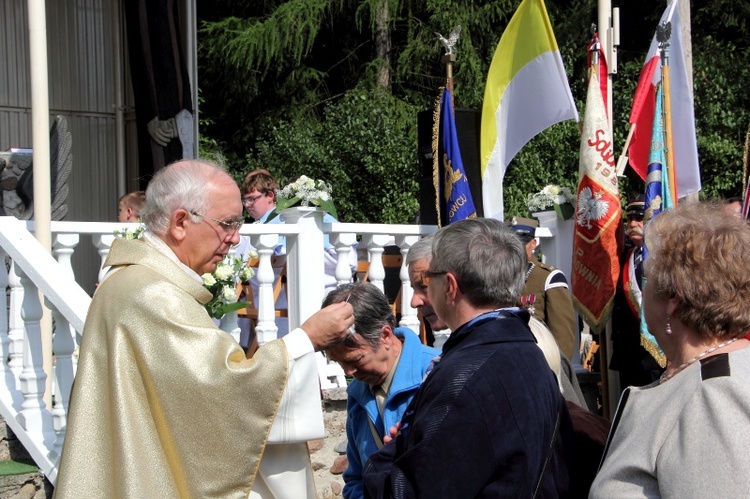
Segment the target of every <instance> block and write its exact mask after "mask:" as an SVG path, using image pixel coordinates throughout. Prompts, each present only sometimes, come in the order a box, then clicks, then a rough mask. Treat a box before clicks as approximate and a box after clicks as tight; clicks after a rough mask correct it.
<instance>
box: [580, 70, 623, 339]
mask: <svg viewBox="0 0 750 499" xmlns="http://www.w3.org/2000/svg"><path fill="white" fill-rule="evenodd" d="M589 74H590V76H589V87H588V93H587V95H586V115H585V117H584V119H583V133H582V136H581V149H580V159H579V166H578V175H579V181H578V195H577V199H576V212H575V215H574V219H575V235H574V237H573V270H572V275H571V286H572V289H573V301H574V303H575V306H576V310H577V311H578V313H579V314H580V315H581V316H582V317H583V319H584V320H585V321H586V322H587V323H588V325H589V326H590V327H591V329H592V330H593V331H594V332H599V331H601V330H602V329H603V328H604V325H605V324H606V322H607V319H608V318H609V315H610V313H611V311H612V302H613V300H614V297H615V289H616V286H617V278H618V277H619V275H620V261H619V257H618V251H617V239H616V233H617V226H618V224H619V223H620V220H621V217H622V213H621V212H622V210H621V208H620V191H619V188H618V186H617V172H616V169H615V153H614V150H613V149H612V138H611V137H610V134H609V126H608V124H607V113H606V111H605V109H604V100H603V99H602V92H601V88H600V86H599V75H598V72H597V71H590V72H589Z"/></svg>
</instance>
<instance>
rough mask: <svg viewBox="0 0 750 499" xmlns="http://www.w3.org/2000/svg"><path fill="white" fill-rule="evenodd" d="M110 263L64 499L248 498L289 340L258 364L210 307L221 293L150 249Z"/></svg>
mask: <svg viewBox="0 0 750 499" xmlns="http://www.w3.org/2000/svg"><path fill="white" fill-rule="evenodd" d="M106 265H109V266H112V267H118V266H119V267H120V268H119V269H115V271H114V273H113V274H111V275H110V276H109V277H108V278H107V279H105V280H104V282H102V283H101V285H100V286H99V288H98V289H97V291H96V293H95V295H94V299H93V300H92V302H91V307H90V309H89V313H88V316H87V318H86V324H85V327H84V333H83V343H82V345H81V351H80V358H79V362H78V373H77V376H76V378H75V383H74V386H73V391H72V394H71V399H70V411H69V417H68V426H67V434H66V438H65V444H64V447H63V453H62V458H61V463H60V469H59V474H58V478H57V484H56V490H55V494H56V496H57V497H66V498H68V497H69V498H76V499H78V498H85V497H92V498H117V497H133V498H135V497H137V498H145V497H159V498H163V497H195V498H211V497H237V498H240V497H242V498H245V497H248V496H249V494H250V491H251V488H253V482H254V481H255V480H256V476H258V468H259V465H260V459H261V456H262V455H263V453H264V451H265V450H266V449H265V447H266V443H267V440H268V435H269V432H270V430H271V426H272V422H273V421H274V418H275V416H276V411H277V409H278V407H279V404H280V402H281V400H282V393H283V391H284V387H285V385H286V382H287V376H288V369H289V368H288V358H287V348H286V346H285V343H284V342H283V341H281V340H277V341H273V342H271V343H268V344H266V345H264V346H263V347H262V348H260V349H259V350H258V351H257V352H256V354H255V356H254V357H253V358H252V359H246V358H245V354H244V352H243V351H242V349H241V348H240V346H239V345H238V344H237V342H235V341H234V339H233V338H232V337H231V336H230V335H229V334H227V333H225V332H223V331H221V330H219V329H218V328H217V327H216V326H215V325H214V323H213V321H212V320H211V319H210V318H209V316H208V314H207V313H206V311H205V309H204V308H203V305H204V304H205V303H206V302H208V300H209V299H210V298H211V295H210V293H209V292H208V291H207V290H206V289H204V288H203V286H202V285H201V284H200V283H199V282H197V280H196V279H194V278H193V276H191V275H189V274H188V273H187V272H186V271H185V270H184V269H183V268H181V267H180V266H179V265H178V264H177V263H175V262H174V261H172V260H171V259H170V258H169V257H168V256H166V255H165V254H164V253H163V252H162V251H160V250H157V249H156V248H155V247H154V246H152V244H150V243H149V242H147V241H144V240H135V241H126V240H116V241H115V243H114V244H113V246H112V250H111V252H110V255H109V258H108V259H107V262H106ZM318 400H319V399H318ZM300 445H303V444H300ZM271 447H276V446H273V445H269V448H271ZM279 447H280V448H283V446H279Z"/></svg>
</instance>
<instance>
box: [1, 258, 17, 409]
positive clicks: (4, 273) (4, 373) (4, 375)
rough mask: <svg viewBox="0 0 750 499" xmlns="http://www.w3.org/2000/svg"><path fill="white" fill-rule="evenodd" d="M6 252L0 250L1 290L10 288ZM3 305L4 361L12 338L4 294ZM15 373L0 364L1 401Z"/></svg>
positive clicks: (2, 337)
mask: <svg viewBox="0 0 750 499" xmlns="http://www.w3.org/2000/svg"><path fill="white" fill-rule="evenodd" d="M5 256H6V254H5V251H3V249H2V248H0V288H2V289H3V291H4V290H6V289H7V288H8V284H9V283H8V269H7V268H6V267H5ZM2 296H3V303H2V304H0V355H1V356H2V359H7V358H9V357H10V338H8V308H9V305H10V304H9V303H8V298H7V296H8V295H7V294H6V293H3V294H2ZM13 378H14V376H13V373H12V371H11V370H10V368H9V366H8V365H7V364H6V363H5V362H4V361H3V362H0V379H2V380H3V381H4V386H2V387H0V399H1V398H3V397H4V396H6V395H7V394H8V393H9V392H8V389H7V388H8V387H7V385H8V382H15V380H14V379H13Z"/></svg>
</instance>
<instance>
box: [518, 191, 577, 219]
mask: <svg viewBox="0 0 750 499" xmlns="http://www.w3.org/2000/svg"><path fill="white" fill-rule="evenodd" d="M575 199H576V197H575V194H573V193H572V192H571V191H570V189H568V188H567V187H560V186H559V185H547V186H545V187H544V189H542V190H541V191H539V192H535V193H533V194H529V195H528V196H527V197H526V205H527V207H528V209H529V213H536V212H539V211H548V210H555V212H557V216H558V217H560V218H561V219H562V220H569V219H570V217H572V216H573V212H574V211H575V206H574V205H575Z"/></svg>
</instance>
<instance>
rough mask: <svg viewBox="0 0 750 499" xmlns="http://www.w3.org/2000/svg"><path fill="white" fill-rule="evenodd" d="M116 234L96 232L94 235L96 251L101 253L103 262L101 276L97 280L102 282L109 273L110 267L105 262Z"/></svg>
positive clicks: (100, 268) (100, 267) (100, 269)
mask: <svg viewBox="0 0 750 499" xmlns="http://www.w3.org/2000/svg"><path fill="white" fill-rule="evenodd" d="M116 237H117V236H115V235H114V234H95V235H94V236H93V238H92V239H93V242H94V246H96V252H97V253H99V258H101V260H102V261H101V264H100V265H99V276H98V277H97V282H102V281H103V280H104V276H105V275H106V274H107V271H108V270H109V267H105V266H104V262H105V261H106V260H107V255H109V249H110V248H111V247H112V243H113V242H114V240H115V238H116Z"/></svg>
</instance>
